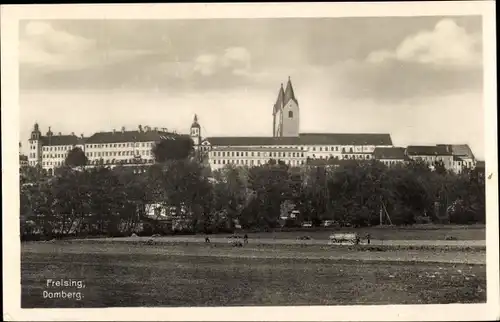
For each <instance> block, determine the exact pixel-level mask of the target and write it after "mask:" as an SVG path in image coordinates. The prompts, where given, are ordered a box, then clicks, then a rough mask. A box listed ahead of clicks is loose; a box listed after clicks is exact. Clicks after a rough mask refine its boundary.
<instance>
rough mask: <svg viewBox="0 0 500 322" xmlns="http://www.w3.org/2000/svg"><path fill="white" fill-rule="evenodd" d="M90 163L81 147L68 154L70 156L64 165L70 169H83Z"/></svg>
mask: <svg viewBox="0 0 500 322" xmlns="http://www.w3.org/2000/svg"><path fill="white" fill-rule="evenodd" d="M87 163H88V158H87V156H86V155H85V152H83V150H82V149H81V148H79V147H74V148H73V149H71V150H70V151H69V152H68V156H67V157H66V160H65V161H64V164H66V165H67V166H70V167H83V166H85V165H86V164H87Z"/></svg>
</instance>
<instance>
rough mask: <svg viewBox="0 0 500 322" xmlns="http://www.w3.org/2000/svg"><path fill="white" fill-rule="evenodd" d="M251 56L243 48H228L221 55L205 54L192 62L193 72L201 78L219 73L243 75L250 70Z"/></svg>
mask: <svg viewBox="0 0 500 322" xmlns="http://www.w3.org/2000/svg"><path fill="white" fill-rule="evenodd" d="M251 61H252V56H251V54H250V52H249V51H248V50H247V49H246V48H244V47H229V48H226V49H225V50H224V52H223V53H222V54H214V53H209V54H207V53H205V54H202V55H199V56H198V57H197V58H196V59H195V61H194V71H195V72H198V73H200V74H201V75H203V76H211V75H215V74H221V73H230V74H235V75H243V74H245V73H246V72H247V71H249V70H250V66H251Z"/></svg>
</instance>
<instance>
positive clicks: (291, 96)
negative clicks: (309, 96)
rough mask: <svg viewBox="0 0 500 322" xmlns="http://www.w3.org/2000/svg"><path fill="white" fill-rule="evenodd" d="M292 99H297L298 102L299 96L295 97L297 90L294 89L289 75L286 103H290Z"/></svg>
mask: <svg viewBox="0 0 500 322" xmlns="http://www.w3.org/2000/svg"><path fill="white" fill-rule="evenodd" d="M290 100H293V101H295V103H297V104H298V101H297V98H296V97H295V92H294V91H293V86H292V80H291V79H290V76H288V83H287V84H286V89H285V97H284V103H285V104H286V103H288V102H289V101H290Z"/></svg>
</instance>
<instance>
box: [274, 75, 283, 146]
mask: <svg viewBox="0 0 500 322" xmlns="http://www.w3.org/2000/svg"><path fill="white" fill-rule="evenodd" d="M284 97H285V91H284V90H283V83H281V87H280V90H279V92H278V98H277V99H276V103H274V107H273V137H278V136H282V135H283V134H282V133H283V117H282V113H283V99H284Z"/></svg>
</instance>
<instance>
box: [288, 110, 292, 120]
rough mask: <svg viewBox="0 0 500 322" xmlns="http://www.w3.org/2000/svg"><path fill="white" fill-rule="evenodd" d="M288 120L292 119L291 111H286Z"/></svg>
mask: <svg viewBox="0 0 500 322" xmlns="http://www.w3.org/2000/svg"><path fill="white" fill-rule="evenodd" d="M288 118H290V119H291V118H293V111H288Z"/></svg>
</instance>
